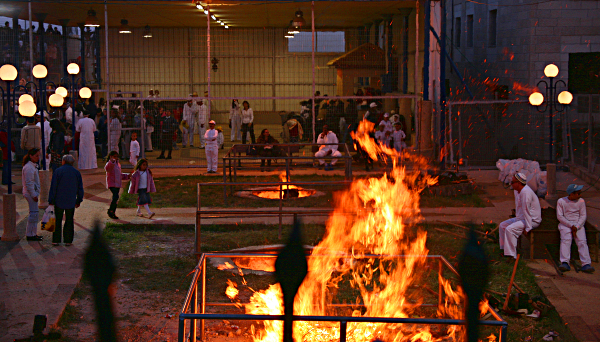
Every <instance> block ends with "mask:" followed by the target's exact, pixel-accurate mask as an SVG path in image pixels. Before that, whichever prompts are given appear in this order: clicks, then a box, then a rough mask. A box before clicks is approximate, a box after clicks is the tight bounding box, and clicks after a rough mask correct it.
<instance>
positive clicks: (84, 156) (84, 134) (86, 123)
mask: <svg viewBox="0 0 600 342" xmlns="http://www.w3.org/2000/svg"><path fill="white" fill-rule="evenodd" d="M75 129H76V130H77V132H79V164H78V166H79V169H80V170H88V169H96V168H98V161H97V159H96V142H95V140H94V132H95V131H96V123H95V122H94V120H92V119H90V118H89V113H88V112H84V116H83V118H82V119H80V120H79V121H77V126H75Z"/></svg>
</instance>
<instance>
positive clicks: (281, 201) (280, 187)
mask: <svg viewBox="0 0 600 342" xmlns="http://www.w3.org/2000/svg"><path fill="white" fill-rule="evenodd" d="M288 188H289V187H288ZM288 192H289V191H288ZM282 207H283V187H282V186H281V184H279V233H278V234H277V238H278V239H280V240H281V235H282V232H281V230H282V224H283V222H282V221H283V217H282V215H281V211H282Z"/></svg>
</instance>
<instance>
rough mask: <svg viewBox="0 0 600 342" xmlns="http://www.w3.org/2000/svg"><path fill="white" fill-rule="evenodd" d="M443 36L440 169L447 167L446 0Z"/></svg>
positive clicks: (441, 4) (441, 52)
mask: <svg viewBox="0 0 600 342" xmlns="http://www.w3.org/2000/svg"><path fill="white" fill-rule="evenodd" d="M440 6H441V10H442V15H441V26H442V27H441V29H440V31H441V33H440V34H441V37H440V50H441V51H440V55H441V58H440V106H441V108H440V147H439V148H440V150H441V151H444V153H443V154H442V156H441V158H440V170H445V169H446V154H447V151H446V58H444V56H445V55H446V0H440Z"/></svg>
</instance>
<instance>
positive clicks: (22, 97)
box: [19, 94, 33, 104]
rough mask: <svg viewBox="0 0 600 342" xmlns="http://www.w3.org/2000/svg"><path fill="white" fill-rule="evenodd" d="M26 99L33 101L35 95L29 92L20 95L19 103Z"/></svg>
mask: <svg viewBox="0 0 600 342" xmlns="http://www.w3.org/2000/svg"><path fill="white" fill-rule="evenodd" d="M25 101H29V102H33V97H32V96H31V95H29V94H23V95H21V96H19V104H21V103H23V102H25Z"/></svg>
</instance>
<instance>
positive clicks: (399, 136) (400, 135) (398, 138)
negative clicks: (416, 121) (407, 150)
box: [392, 122, 406, 152]
mask: <svg viewBox="0 0 600 342" xmlns="http://www.w3.org/2000/svg"><path fill="white" fill-rule="evenodd" d="M401 126H402V125H401V124H400V123H399V122H396V123H395V124H394V128H395V130H394V132H393V133H392V140H394V146H393V148H394V149H395V150H396V151H398V152H402V149H403V148H404V138H406V134H404V131H403V130H402V129H401V128H400V127H401Z"/></svg>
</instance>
